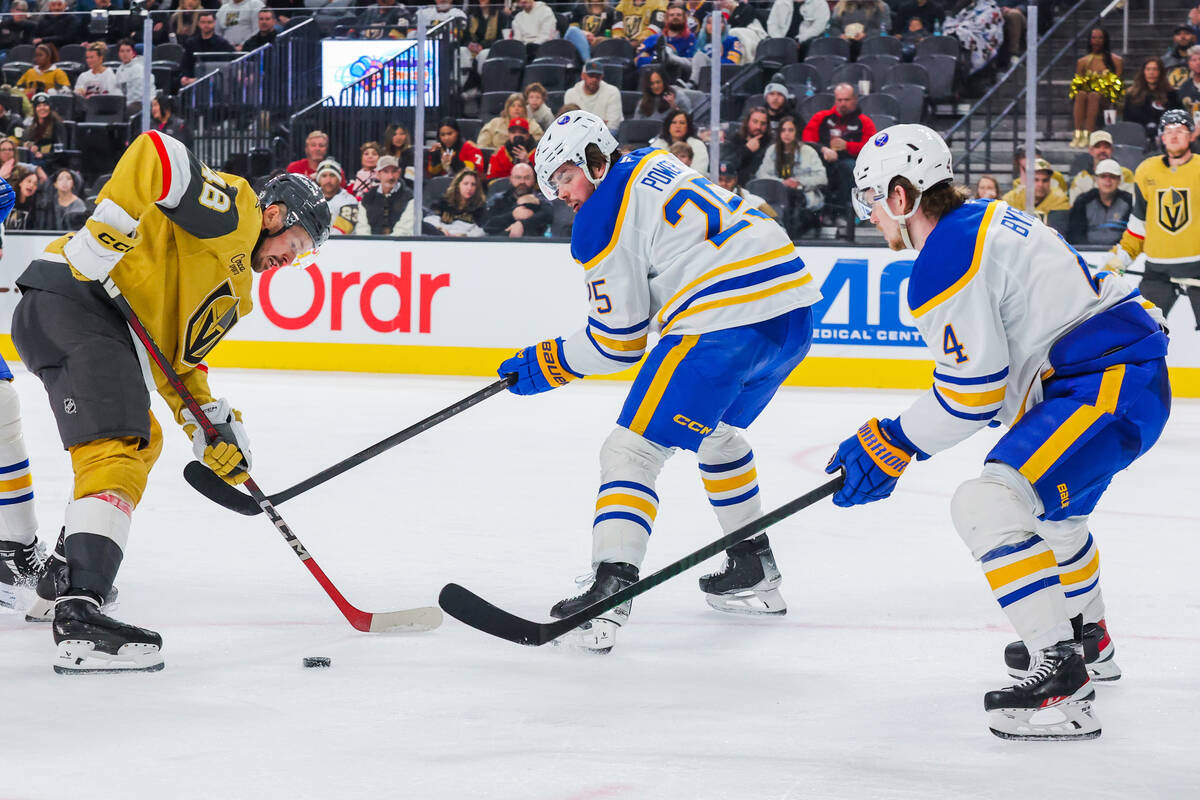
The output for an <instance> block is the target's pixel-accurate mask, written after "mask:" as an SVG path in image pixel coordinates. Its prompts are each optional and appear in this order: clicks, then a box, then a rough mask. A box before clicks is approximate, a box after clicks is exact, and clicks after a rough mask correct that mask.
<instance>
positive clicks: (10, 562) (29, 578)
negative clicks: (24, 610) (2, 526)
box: [0, 539, 46, 608]
mask: <svg viewBox="0 0 1200 800" xmlns="http://www.w3.org/2000/svg"><path fill="white" fill-rule="evenodd" d="M45 563H46V552H45V550H44V549H43V548H42V546H41V543H39V542H38V541H37V540H36V539H35V540H34V541H33V542H32V543H31V544H23V543H21V542H8V541H0V607H4V608H20V607H22V606H24V605H25V601H24V600H23V598H22V595H23V594H24V593H25V591H24V590H29V589H32V588H33V587H34V586H35V585H37V582H38V578H39V577H40V576H41V574H42V568H43V566H44V565H45Z"/></svg>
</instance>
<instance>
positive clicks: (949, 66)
mask: <svg viewBox="0 0 1200 800" xmlns="http://www.w3.org/2000/svg"><path fill="white" fill-rule="evenodd" d="M937 38H939V39H945V38H947V37H945V36H939V37H937ZM913 64H914V65H916V66H922V67H924V68H925V69H926V70H927V71H928V72H929V86H928V89H929V99H930V100H932V101H934V102H935V103H936V102H949V101H952V100H953V99H954V97H955V91H954V88H955V77H956V76H957V72H958V58H957V57H956V56H951V55H947V54H945V53H928V54H918V55H917V58H916V60H915V61H913Z"/></svg>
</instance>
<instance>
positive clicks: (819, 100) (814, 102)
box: [798, 92, 833, 122]
mask: <svg viewBox="0 0 1200 800" xmlns="http://www.w3.org/2000/svg"><path fill="white" fill-rule="evenodd" d="M798 108H799V110H800V116H802V117H804V121H805V122H808V120H810V119H812V116H813V114H816V113H817V112H818V111H825V110H826V109H829V108H833V95H832V94H830V93H829V92H818V93H817V94H814V95H813V96H812V97H806V98H804V99H803V100H801V101H800V105H799V106H798Z"/></svg>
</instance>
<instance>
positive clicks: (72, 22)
mask: <svg viewBox="0 0 1200 800" xmlns="http://www.w3.org/2000/svg"><path fill="white" fill-rule="evenodd" d="M66 11H67V0H49V2H47V3H46V5H45V7H44V9H43V13H42V15H41V16H39V17H38V18H37V22H35V23H34V39H33V41H34V42H36V43H38V44H43V43H45V44H52V45H54V46H55V47H56V48H58V47H62V46H63V45H64V44H78V43H79V42H82V41H83V28H82V27H81V25H80V18H79V17H76V16H75V15H73V14H68V13H66ZM57 60H58V59H57V58H56V59H55V61H57Z"/></svg>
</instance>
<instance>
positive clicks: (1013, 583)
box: [979, 534, 1072, 653]
mask: <svg viewBox="0 0 1200 800" xmlns="http://www.w3.org/2000/svg"><path fill="white" fill-rule="evenodd" d="M979 563H980V565H981V566H982V567H983V574H984V576H985V577H986V578H987V582H988V585H989V586H990V587H992V596H993V597H995V598H996V602H997V603H999V604H1000V607H1001V608H1002V609H1004V613H1005V614H1007V615H1008V618H1009V620H1010V621H1011V622H1012V624H1013V627H1014V628H1015V629H1016V631H1017V634H1018V635H1020V637H1021V638H1022V639H1023V640H1024V641H1025V644H1026V646H1028V648H1029V651H1030V652H1031V653H1032V652H1034V651H1036V650H1042V649H1044V648H1046V647H1049V646H1051V645H1053V644H1055V643H1057V642H1061V641H1065V640H1067V639H1070V638H1072V633H1071V625H1070V623H1069V622H1067V621H1066V620H1067V612H1066V606H1065V603H1064V600H1063V591H1062V586H1061V585H1060V583H1059V580H1058V562H1057V561H1055V559H1054V551H1053V550H1051V549H1050V547H1049V546H1048V545H1047V544H1046V543H1045V542H1044V541H1042V539H1041V537H1040V536H1037V535H1036V534H1031V535H1030V537H1029V538H1028V539H1025V540H1024V541H1022V542H1016V543H1014V544H1006V545H1001V546H1000V547H997V548H995V549H994V550H990V551H989V552H987V553H984V554H983V556H982V557H981V558H980V559H979ZM1048 621H1056V622H1054V624H1051V625H1050V626H1049V627H1047V625H1046V623H1047V622H1048Z"/></svg>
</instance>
